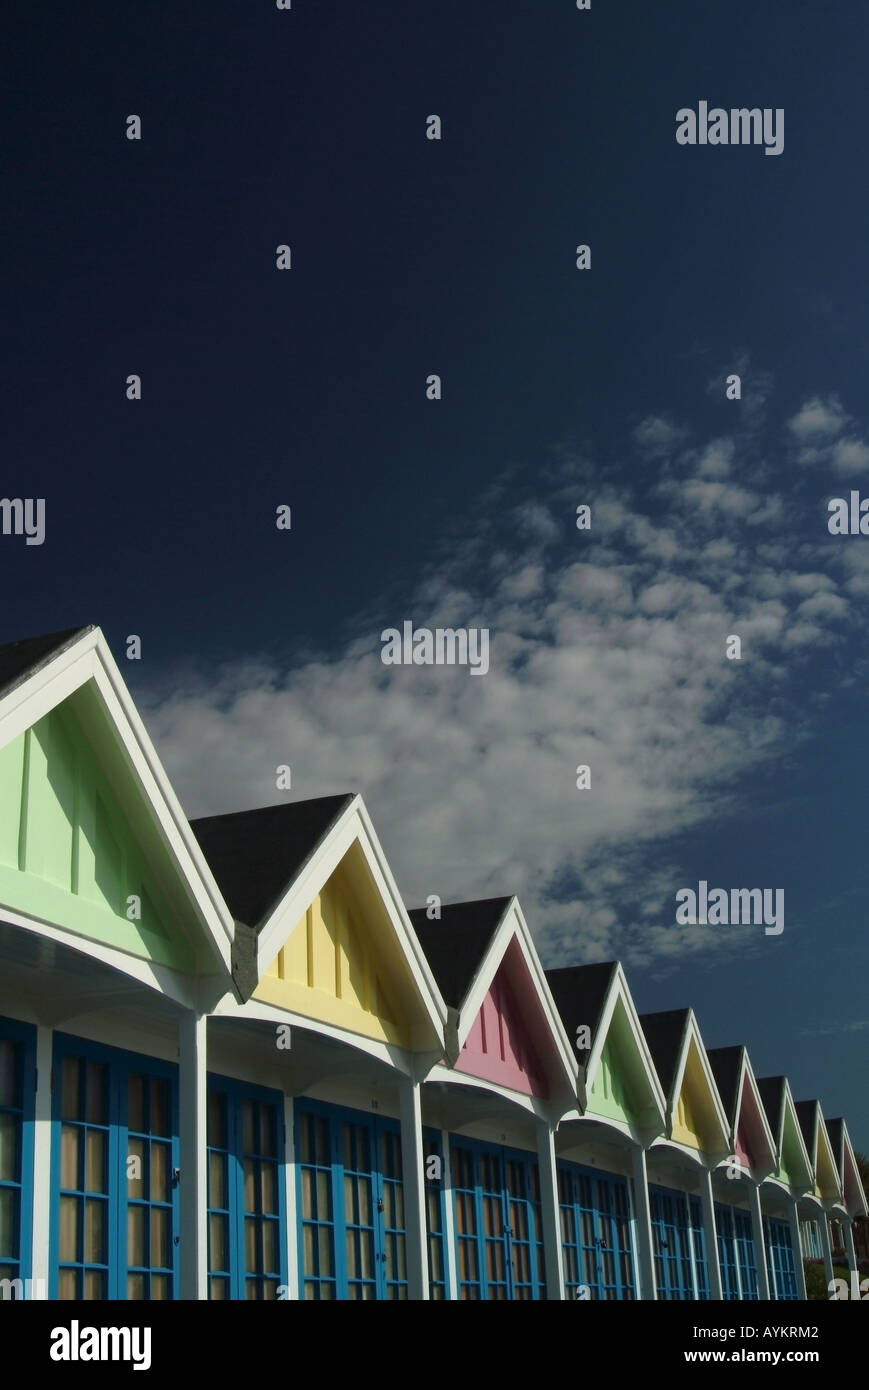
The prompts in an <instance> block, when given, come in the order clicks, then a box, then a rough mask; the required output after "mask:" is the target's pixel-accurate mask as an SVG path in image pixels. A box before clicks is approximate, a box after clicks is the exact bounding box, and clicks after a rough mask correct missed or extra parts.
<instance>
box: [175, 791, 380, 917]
mask: <svg viewBox="0 0 869 1390" xmlns="http://www.w3.org/2000/svg"><path fill="white" fill-rule="evenodd" d="M353 796H354V793H352V792H351V793H347V794H345V795H342V796H320V797H316V798H314V799H313V800H311V801H289V802H282V803H281V804H280V805H278V806H262V807H260V808H259V810H256V811H235V812H233V813H231V814H230V815H227V816H205V817H204V818H203V819H201V820H195V821H191V826H192V828H193V833H194V835H195V836H196V838H197V840H198V841H199V844H200V845H201V847H202V852H203V854H204V855H205V858H206V860H207V861H208V865H209V867H210V869H211V872H212V873H213V874H214V877H215V879H216V880H217V885H218V887H219V889H220V891H221V893H222V894H223V896H224V898H225V899H226V903H227V906H228V907H229V910H230V912H231V913H232V915H233V917H235V918H236V919H237V920H238V921H240V922H243V923H245V924H246V925H247V926H249V927H253V928H254V929H255V930H256V931H260V930H261V929H262V927H263V925H264V923H265V921H266V920H267V918H268V916H269V914H270V912H271V910H272V909H273V908H274V907H275V905H276V904H277V903H278V902H279V901H280V899H281V898H282V897H283V895H284V893H285V892H286V890H287V888H288V887H289V886H290V884H291V883H292V881H293V879H294V878H296V876H297V875H298V873H299V870H300V869H301V868H302V867H303V866H304V865H305V864H306V863H307V861H308V860H309V859H310V858H311V856H312V854H313V853H314V851H315V850H316V848H317V846H318V845H319V844H320V841H321V840H323V839H324V837H325V835H326V833H327V831H328V830H330V829H331V827H332V826H333V825H334V823H335V821H336V820H337V819H338V818H339V816H340V815H341V814H342V812H343V811H344V810H346V808H347V807H348V806H349V805H350V803H351V801H352V800H353Z"/></svg>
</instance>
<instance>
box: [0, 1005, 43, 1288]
mask: <svg viewBox="0 0 869 1390" xmlns="http://www.w3.org/2000/svg"><path fill="white" fill-rule="evenodd" d="M35 1098H36V1029H35V1028H33V1027H32V1026H31V1025H30V1024H26V1023H16V1022H14V1021H13V1020H12V1019H0V1279H8V1280H13V1281H18V1280H20V1281H22V1282H21V1283H15V1282H13V1283H12V1284H11V1285H3V1286H2V1287H0V1299H2V1298H4V1297H5V1293H6V1289H7V1288H9V1290H10V1296H12V1297H17V1298H23V1297H24V1296H25V1293H26V1285H25V1284H24V1282H23V1281H25V1280H27V1279H29V1278H30V1240H31V1226H32V1220H31V1218H32V1209H33V1134H34V1118H33V1117H34V1105H35Z"/></svg>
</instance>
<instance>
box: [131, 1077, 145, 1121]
mask: <svg viewBox="0 0 869 1390" xmlns="http://www.w3.org/2000/svg"><path fill="white" fill-rule="evenodd" d="M127 1128H128V1129H133V1130H135V1131H136V1132H137V1133H138V1134H142V1133H144V1131H145V1129H146V1128H147V1126H146V1124H145V1078H144V1077H143V1076H136V1075H132V1076H131V1077H130V1079H129V1081H128V1082H127Z"/></svg>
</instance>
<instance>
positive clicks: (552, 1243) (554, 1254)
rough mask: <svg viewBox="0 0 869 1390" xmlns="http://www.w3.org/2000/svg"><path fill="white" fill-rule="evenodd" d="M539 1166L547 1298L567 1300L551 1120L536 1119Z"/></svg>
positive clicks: (557, 1300) (553, 1133) (553, 1131)
mask: <svg viewBox="0 0 869 1390" xmlns="http://www.w3.org/2000/svg"><path fill="white" fill-rule="evenodd" d="M537 1167H538V1169H539V1172H540V1209H541V1212H542V1214H543V1268H544V1270H545V1271H546V1297H547V1299H549V1300H553V1301H556V1302H563V1301H564V1264H563V1260H562V1254H561V1217H560V1213H559V1210H558V1171H557V1169H556V1165H555V1130H554V1129H553V1128H552V1126H551V1125H550V1123H549V1121H548V1120H538V1121H537Z"/></svg>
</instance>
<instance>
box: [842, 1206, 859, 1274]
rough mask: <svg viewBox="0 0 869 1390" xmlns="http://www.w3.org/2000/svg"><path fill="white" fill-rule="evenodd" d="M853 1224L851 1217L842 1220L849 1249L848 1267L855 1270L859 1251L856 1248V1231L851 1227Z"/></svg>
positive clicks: (846, 1244)
mask: <svg viewBox="0 0 869 1390" xmlns="http://www.w3.org/2000/svg"><path fill="white" fill-rule="evenodd" d="M853 1224H854V1223H853V1222H852V1220H851V1218H850V1217H848V1219H847V1220H846V1221H843V1222H842V1229H843V1231H844V1232H845V1246H846V1249H847V1251H848V1268H849V1269H852V1270H855V1269H856V1268H857V1251H856V1250H855V1249H854V1232H853V1230H852V1229H851V1228H852V1226H853Z"/></svg>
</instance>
